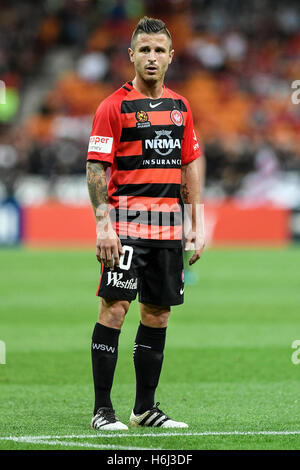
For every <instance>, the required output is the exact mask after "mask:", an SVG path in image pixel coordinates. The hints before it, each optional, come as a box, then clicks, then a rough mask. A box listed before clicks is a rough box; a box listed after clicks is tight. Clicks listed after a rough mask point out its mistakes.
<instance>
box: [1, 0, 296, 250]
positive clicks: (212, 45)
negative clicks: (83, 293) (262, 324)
mask: <svg viewBox="0 0 300 470" xmlns="http://www.w3.org/2000/svg"><path fill="white" fill-rule="evenodd" d="M144 14H147V15H148V16H154V17H159V18H162V19H163V20H165V22H166V24H167V27H168V28H169V30H170V31H171V34H172V36H173V41H174V48H175V60H174V63H173V65H172V67H171V68H170V69H169V71H168V74H167V85H168V86H170V87H171V88H174V89H175V90H176V91H178V92H179V93H182V94H183V95H185V96H186V97H187V98H188V99H189V100H190V103H191V106H192V110H193V114H194V120H195V128H196V131H197V134H198V136H199V138H200V140H201V141H202V145H203V148H204V151H205V155H206V184H205V191H204V200H205V204H206V206H205V207H206V231H207V238H208V242H210V243H221V244H222V243H234V244H236V243H246V244H249V243H264V244H266V243H267V244H269V243H270V244H285V243H287V242H288V241H289V240H290V239H291V238H294V239H296V238H297V237H299V236H300V223H299V216H298V211H299V208H300V146H299V133H300V105H296V104H293V103H292V101H291V95H292V92H293V89H292V88H291V85H292V82H293V81H294V80H297V79H300V6H299V2H297V1H296V0H286V1H285V2H282V1H279V0H253V1H251V2H239V1H237V0H165V1H163V2H161V1H158V0H111V1H109V2H108V1H103V0H45V1H41V2H36V1H34V0H27V1H26V2H24V1H21V0H20V1H19V0H13V1H9V0H2V1H1V15H0V80H1V81H2V82H1V83H2V85H3V84H4V85H5V91H6V102H5V103H2V104H0V201H1V206H0V243H1V244H4V245H10V244H14V243H16V242H19V241H21V242H23V243H24V244H25V245H35V244H43V243H46V244H47V243H48V244H49V243H50V244H51V243H54V244H57V243H58V244H59V243H72V242H74V243H75V244H76V243H80V244H92V243H94V238H95V225H94V219H93V214H92V211H91V209H90V207H89V199H88V193H87V188H86V184H85V159H86V152H87V142H88V139H89V134H90V130H91V123H92V119H93V115H94V112H95V110H96V108H97V106H98V105H99V103H100V102H101V100H102V99H104V98H105V97H106V96H107V95H108V94H110V93H111V92H113V91H114V90H115V89H116V88H118V87H120V86H121V85H122V84H123V83H124V82H125V81H126V80H129V79H131V78H132V77H133V68H132V66H131V64H130V63H129V61H128V53H127V49H128V45H129V42H130V36H131V32H132V30H133V28H134V26H135V25H136V23H137V21H138V19H139V18H140V17H141V16H143V15H144ZM2 101H3V100H2Z"/></svg>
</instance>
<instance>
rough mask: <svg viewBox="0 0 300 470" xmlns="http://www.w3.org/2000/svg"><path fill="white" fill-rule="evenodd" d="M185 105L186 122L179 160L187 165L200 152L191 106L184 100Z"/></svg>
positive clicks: (198, 155)
mask: <svg viewBox="0 0 300 470" xmlns="http://www.w3.org/2000/svg"><path fill="white" fill-rule="evenodd" d="M185 104H186V107H187V116H186V123H185V129H184V133H183V142H182V153H181V161H182V165H187V164H188V163H190V162H192V161H193V160H196V158H198V157H200V156H201V154H202V152H201V148H200V145H199V142H198V139H197V136H196V133H195V130H194V123H193V115H192V111H191V108H190V106H189V104H188V102H187V101H186V102H185Z"/></svg>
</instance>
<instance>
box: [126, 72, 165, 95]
mask: <svg viewBox="0 0 300 470" xmlns="http://www.w3.org/2000/svg"><path fill="white" fill-rule="evenodd" d="M132 85H133V87H134V88H135V89H136V90H137V91H138V92H139V93H141V94H142V95H144V96H147V98H152V99H154V100H157V99H159V98H160V97H161V96H162V94H163V92H164V88H163V81H159V82H154V83H149V82H145V81H144V80H142V79H141V78H139V77H138V76H136V77H134V79H133V80H132Z"/></svg>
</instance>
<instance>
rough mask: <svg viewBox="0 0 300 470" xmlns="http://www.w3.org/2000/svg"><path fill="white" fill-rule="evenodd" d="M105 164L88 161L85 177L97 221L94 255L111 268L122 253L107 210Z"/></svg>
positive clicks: (117, 261)
mask: <svg viewBox="0 0 300 470" xmlns="http://www.w3.org/2000/svg"><path fill="white" fill-rule="evenodd" d="M106 168H107V165H106V164H105V163H101V162H93V161H88V162H87V165H86V179H87V186H88V191H89V195H90V200H91V204H92V208H93V211H94V214H95V217H96V222H97V242H96V257H97V259H98V261H99V262H103V263H104V265H105V266H106V267H109V268H110V269H111V270H112V269H113V268H114V264H115V265H116V266H119V263H120V260H119V254H123V251H122V245H121V242H120V239H119V237H118V236H117V234H116V232H115V231H114V229H113V227H112V224H111V220H110V217H109V212H108V192H107V182H106V175H105V170H106Z"/></svg>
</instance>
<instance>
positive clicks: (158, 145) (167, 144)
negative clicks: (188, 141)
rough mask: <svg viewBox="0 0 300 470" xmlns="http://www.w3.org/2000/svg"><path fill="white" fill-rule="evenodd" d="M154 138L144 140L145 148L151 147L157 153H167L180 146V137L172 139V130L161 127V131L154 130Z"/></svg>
mask: <svg viewBox="0 0 300 470" xmlns="http://www.w3.org/2000/svg"><path fill="white" fill-rule="evenodd" d="M155 134H156V136H155V138H154V139H146V140H145V149H146V150H147V149H153V150H155V152H156V153H158V154H159V155H162V156H165V155H169V154H170V153H171V152H172V150H174V149H175V148H179V149H180V148H181V142H180V139H172V137H171V134H172V131H167V130H165V129H162V130H161V131H155Z"/></svg>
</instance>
